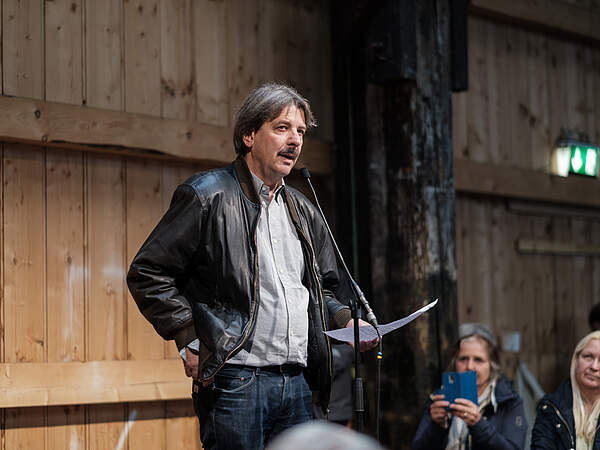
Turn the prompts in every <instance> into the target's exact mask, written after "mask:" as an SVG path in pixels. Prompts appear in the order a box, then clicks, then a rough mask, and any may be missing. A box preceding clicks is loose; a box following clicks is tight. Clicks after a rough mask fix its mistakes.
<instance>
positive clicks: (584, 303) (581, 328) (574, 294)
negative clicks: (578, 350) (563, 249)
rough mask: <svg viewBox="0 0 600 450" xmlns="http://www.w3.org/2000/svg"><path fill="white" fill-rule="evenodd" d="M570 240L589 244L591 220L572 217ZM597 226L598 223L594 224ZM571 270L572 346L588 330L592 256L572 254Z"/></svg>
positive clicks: (591, 300)
mask: <svg viewBox="0 0 600 450" xmlns="http://www.w3.org/2000/svg"><path fill="white" fill-rule="evenodd" d="M572 224H573V226H572V233H573V235H572V236H571V242H574V243H575V244H579V245H589V243H590V242H591V241H592V229H591V222H590V221H589V220H585V219H573V221H572ZM596 226H598V225H596ZM572 258H573V272H572V275H571V286H570V289H569V294H570V297H571V300H572V302H573V313H574V315H573V320H572V326H573V327H574V332H573V334H574V338H575V340H574V341H573V342H572V347H573V348H575V345H576V344H577V342H578V341H579V339H581V338H582V337H583V336H585V335H586V334H587V333H588V332H589V331H590V329H589V325H588V321H587V317H588V314H589V312H590V309H591V308H592V306H593V304H594V299H593V298H592V291H593V286H592V275H593V267H592V258H591V257H590V256H581V255H577V256H573V257H572Z"/></svg>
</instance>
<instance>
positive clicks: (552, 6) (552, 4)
mask: <svg viewBox="0 0 600 450" xmlns="http://www.w3.org/2000/svg"><path fill="white" fill-rule="evenodd" d="M469 12H471V13H474V14H478V15H484V16H489V17H495V18H498V19H503V20H507V21H511V22H515V23H518V24H525V25H527V24H528V25H532V26H534V27H538V28H542V29H544V30H546V31H549V32H556V33H559V34H568V35H571V36H575V37H578V38H583V39H585V40H591V41H595V42H598V41H599V40H600V37H599V35H598V28H597V27H598V23H600V12H595V11H593V10H591V9H586V8H582V7H578V6H574V5H571V4H568V3H566V2H563V1H559V0H517V1H514V2H507V1H506V0H471V2H470V5H469Z"/></svg>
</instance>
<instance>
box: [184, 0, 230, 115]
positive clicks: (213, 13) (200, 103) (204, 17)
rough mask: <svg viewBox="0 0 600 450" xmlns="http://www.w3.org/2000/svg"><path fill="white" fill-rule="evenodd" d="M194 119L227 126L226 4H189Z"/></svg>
mask: <svg viewBox="0 0 600 450" xmlns="http://www.w3.org/2000/svg"><path fill="white" fill-rule="evenodd" d="M192 11H193V19H194V22H193V23H194V26H193V27H192V28H193V48H194V75H195V86H196V120H198V121H200V122H207V123H211V124H214V125H222V126H227V125H230V124H231V123H232V122H231V121H232V115H231V114H230V110H229V88H228V81H229V79H230V78H229V76H228V70H229V65H228V58H227V35H228V32H227V26H228V23H227V2H214V1H211V0H195V1H194V2H192Z"/></svg>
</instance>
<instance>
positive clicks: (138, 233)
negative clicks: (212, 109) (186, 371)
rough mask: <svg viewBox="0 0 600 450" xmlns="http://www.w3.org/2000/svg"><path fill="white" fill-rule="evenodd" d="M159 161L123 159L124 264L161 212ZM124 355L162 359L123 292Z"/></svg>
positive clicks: (152, 334) (159, 343) (158, 341)
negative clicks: (125, 185) (125, 228)
mask: <svg viewBox="0 0 600 450" xmlns="http://www.w3.org/2000/svg"><path fill="white" fill-rule="evenodd" d="M160 164H161V163H160V162H156V161H144V160H139V159H130V160H128V161H127V266H129V264H130V263H131V261H132V260H133V257H134V256H135V255H136V253H137V252H138V250H139V249H140V247H141V246H142V244H143V243H144V241H145V240H146V238H147V237H148V235H149V234H150V232H151V231H152V229H153V228H154V227H155V226H156V224H157V223H158V221H159V220H160V218H161V216H162V213H163V203H162V202H163V199H162V184H161V182H162V180H161V167H160ZM127 298H128V300H127V358H128V359H139V360H143V359H162V358H163V357H164V345H163V340H162V338H161V337H160V336H159V335H158V334H157V333H156V331H155V330H154V328H153V327H152V325H150V323H149V322H148V321H147V320H146V319H145V318H144V316H142V314H141V313H140V311H139V310H138V308H137V306H136V304H135V302H134V300H133V298H132V297H131V294H129V293H128V294H127Z"/></svg>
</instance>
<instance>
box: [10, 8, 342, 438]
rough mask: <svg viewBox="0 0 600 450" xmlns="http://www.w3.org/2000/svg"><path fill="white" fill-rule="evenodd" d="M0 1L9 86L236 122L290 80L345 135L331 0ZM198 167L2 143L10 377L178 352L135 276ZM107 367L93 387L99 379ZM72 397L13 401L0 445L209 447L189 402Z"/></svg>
mask: <svg viewBox="0 0 600 450" xmlns="http://www.w3.org/2000/svg"><path fill="white" fill-rule="evenodd" d="M0 3H1V9H0V10H1V14H2V20H1V39H2V48H3V53H2V58H1V60H0V67H1V71H0V72H1V83H2V95H3V96H12V97H18V98H24V99H25V98H27V99H36V100H43V101H48V102H58V103H63V104H69V105H74V106H78V107H80V108H82V110H83V109H84V108H88V107H92V108H101V109H104V110H110V111H115V112H128V113H140V114H144V115H148V116H152V117H159V118H165V119H177V120H182V121H192V122H198V123H205V124H212V125H219V126H223V127H231V126H232V117H233V114H234V112H235V110H236V108H237V107H238V105H239V103H240V101H241V99H243V97H244V96H245V95H246V94H247V93H248V91H249V90H250V89H251V88H253V87H255V86H256V85H257V84H258V83H259V82H262V81H268V80H276V81H287V82H290V83H292V84H293V85H295V86H296V87H297V88H298V89H299V90H300V91H301V92H302V93H303V94H304V95H305V96H307V97H308V98H309V99H310V100H311V102H312V104H313V108H314V110H315V112H316V114H317V118H318V119H319V122H320V127H319V128H318V129H317V131H316V133H315V134H316V136H317V138H319V139H321V140H324V141H331V139H332V134H333V131H332V128H333V127H332V106H331V86H330V55H329V45H330V44H329V43H330V40H329V25H328V23H329V22H328V21H329V16H328V10H327V5H326V2H320V1H317V0H315V1H312V0H303V1H291V0H290V1H285V0H124V1H121V0H98V1H91V0H69V1H66V0H53V1H44V0H2V1H1V2H0ZM201 168H206V167H205V166H200V165H198V164H192V163H181V162H176V161H169V160H164V159H163V160H159V159H147V158H146V159H144V158H139V157H127V156H119V155H114V154H106V153H102V152H94V153H90V152H85V151H79V150H73V149H69V148H64V149H61V148H55V147H53V148H50V147H48V148H46V147H44V146H32V145H23V144H14V143H7V142H5V143H2V144H1V146H0V174H1V175H0V176H1V182H0V202H1V208H2V220H1V221H0V251H1V253H0V274H1V278H0V301H1V303H0V325H1V326H0V363H1V364H0V366H1V367H2V369H3V372H4V375H5V376H4V378H3V381H2V383H4V384H2V383H0V391H2V389H10V388H11V386H12V387H14V386H17V388H18V387H19V383H20V382H21V383H22V384H23V383H25V381H26V380H20V381H19V380H14V379H12V378H11V377H10V373H9V372H10V371H11V370H13V371H15V370H17V369H19V370H21V369H22V370H24V372H23V373H25V374H26V377H28V376H29V375H31V377H34V375H36V376H37V375H39V374H34V373H33V372H34V371H39V370H40V365H39V364H40V363H41V364H48V365H50V364H53V363H59V364H63V365H60V366H57V367H58V368H59V369H57V370H58V372H52V373H58V374H59V375H56V377H55V379H52V380H46V381H45V383H46V384H48V385H50V384H52V383H54V385H53V386H51V387H52V389H54V391H52V390H50V391H49V392H55V391H56V389H58V388H60V389H62V390H63V391H65V390H68V388H69V386H68V385H67V383H68V378H67V377H62V376H60V374H61V373H63V372H61V371H62V370H63V369H64V370H66V371H67V372H68V371H70V370H71V369H72V367H73V365H74V364H78V363H81V362H90V361H140V362H144V361H148V360H163V359H170V360H173V361H176V360H177V359H178V355H177V352H176V349H175V346H174V344H173V343H164V342H163V341H162V340H161V339H160V338H159V337H158V336H157V335H156V333H155V332H154V330H153V329H152V328H151V326H150V325H149V324H148V323H147V322H146V321H145V320H144V319H143V318H142V316H141V314H139V312H138V310H137V307H136V306H135V304H134V303H133V301H132V300H131V299H130V296H129V294H128V292H127V289H126V285H125V281H124V276H125V273H126V269H127V267H128V264H129V262H130V261H131V259H132V257H133V256H134V254H135V252H136V251H137V249H138V248H139V246H140V245H141V243H142V241H143V240H144V239H145V237H146V236H147V234H148V233H149V231H150V230H151V229H152V227H153V226H154V225H155V223H156V222H157V220H158V219H159V217H160V216H161V214H162V213H163V211H164V210H165V209H166V207H167V206H168V203H169V201H170V197H171V194H172V192H173V190H174V188H175V186H176V185H177V184H178V183H179V182H180V181H181V180H182V179H184V178H186V177H187V176H189V175H190V174H192V173H194V172H195V171H197V170H199V169H201ZM177 363H178V362H177ZM178 364H179V363H178ZM28 367H29V368H31V370H30V371H29V372H28V371H27V368H28ZM53 367H54V366H53ZM86 367H87V366H86ZM140 367H141V366H140ZM41 370H44V369H43V366H42V369H41ZM181 371H182V372H181V373H182V376H183V367H181ZM50 372H51V371H50V370H49V371H48V373H50ZM27 374H28V375H27ZM105 375H106V374H105ZM102 377H103V372H102V371H100V372H98V373H95V377H94V378H93V379H91V380H90V383H91V385H90V389H95V390H100V391H101V388H102V383H103V382H106V383H108V380H103V378H102ZM7 380H8V381H7ZM111 381H112V382H118V379H113V380H111ZM6 383H9V384H8V385H7V384H6ZM10 383H16V384H10ZM6 386H9V387H8V388H7V387H6ZM21 388H22V389H26V388H25V387H23V386H21ZM2 392H8V391H2ZM61 392H62V391H61ZM159 394H160V395H159ZM63 395H65V398H67V396H66V394H63ZM157 395H159V397H160V398H169V395H166V394H164V393H162V392H160V393H158V394H157ZM142 397H143V395H142ZM175 398H177V396H175ZM34 403H35V401H34ZM60 403H61V401H60V399H59V400H56V399H55V400H52V398H50V397H49V396H45V397H44V396H40V399H39V403H38V406H30V407H9V408H4V409H2V411H1V413H0V414H1V424H2V427H1V430H0V450H4V449H7V450H8V449H15V448H27V449H38V448H42V449H47V450H48V449H64V448H71V449H95V448H98V449H106V448H119V449H125V448H129V449H138V448H140V449H141V448H144V449H171V448H172V449H180V448H190V449H191V448H198V447H199V439H198V426H197V420H196V418H195V415H194V412H193V408H192V406H191V402H190V401H189V400H173V401H166V402H164V401H144V402H135V403H127V402H120V401H118V400H115V399H114V398H113V397H112V396H108V395H107V397H106V403H102V402H101V401H100V403H98V400H97V401H96V402H95V403H97V404H88V405H85V404H77V402H76V401H73V400H72V399H70V401H68V402H66V403H68V404H67V405H65V406H62V405H60ZM48 405H50V406H48Z"/></svg>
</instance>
